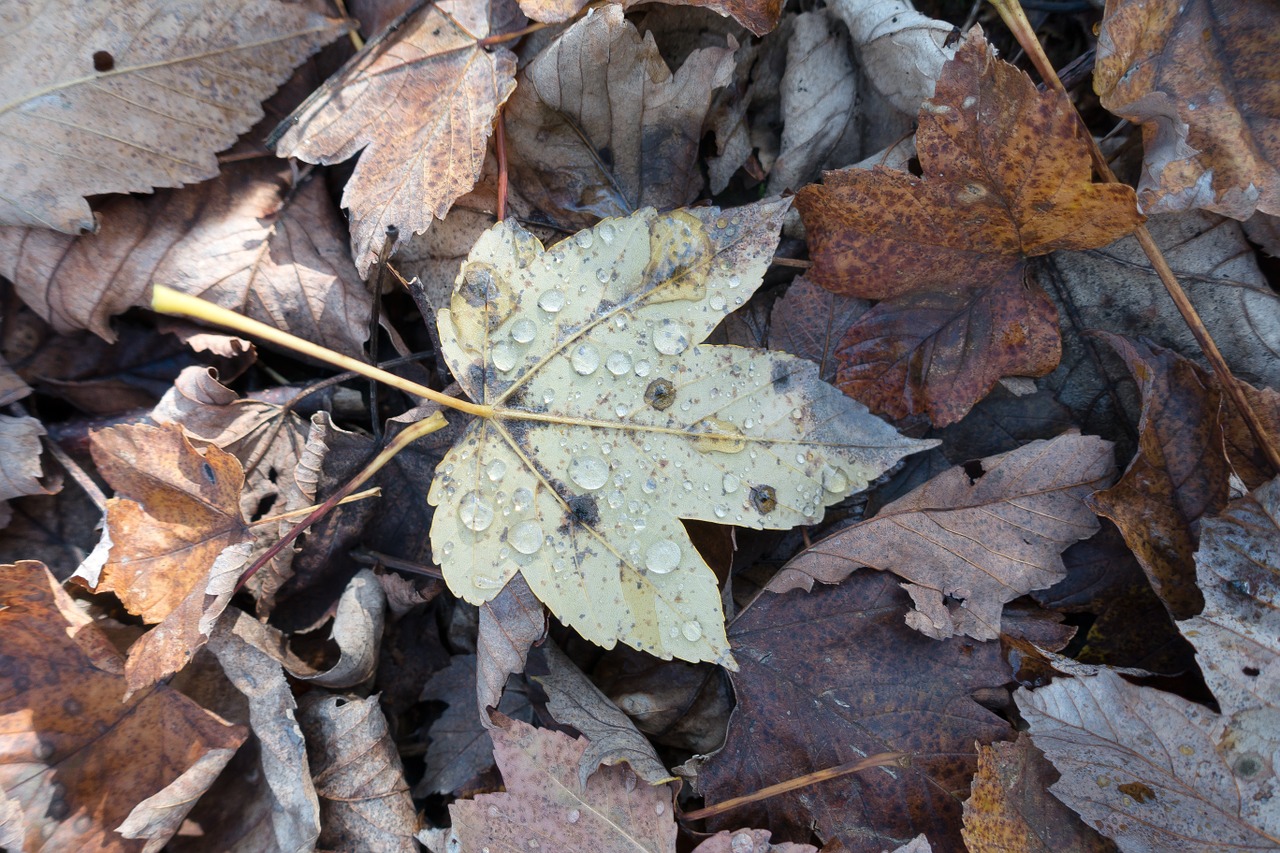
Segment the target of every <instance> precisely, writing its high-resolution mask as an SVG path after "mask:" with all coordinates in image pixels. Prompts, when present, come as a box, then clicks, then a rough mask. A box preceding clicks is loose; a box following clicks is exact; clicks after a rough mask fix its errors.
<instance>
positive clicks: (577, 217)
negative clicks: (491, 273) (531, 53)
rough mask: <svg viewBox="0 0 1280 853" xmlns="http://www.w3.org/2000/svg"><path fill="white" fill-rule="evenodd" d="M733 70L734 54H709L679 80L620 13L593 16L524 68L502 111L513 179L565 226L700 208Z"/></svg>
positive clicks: (695, 56) (703, 52)
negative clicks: (702, 164)
mask: <svg viewBox="0 0 1280 853" xmlns="http://www.w3.org/2000/svg"><path fill="white" fill-rule="evenodd" d="M733 66H734V63H733V50H732V49H731V47H725V48H714V47H708V48H700V49H698V50H695V51H694V52H693V53H691V54H690V55H689V57H688V58H687V59H686V60H685V61H684V64H683V65H681V66H680V69H679V70H678V71H676V72H675V73H674V74H673V73H672V72H671V71H670V69H668V68H667V64H666V62H665V61H664V60H663V58H662V55H661V54H660V53H659V52H658V45H657V44H656V43H655V42H654V40H653V36H652V35H650V34H646V35H644V36H641V35H640V32H639V31H638V30H637V29H636V28H635V27H634V26H633V25H632V24H631V23H630V22H628V21H627V20H626V18H624V17H623V14H622V9H621V7H619V6H617V5H608V6H605V7H604V8H602V9H598V10H595V11H594V12H593V13H592V14H591V15H589V16H587V17H585V18H583V19H582V20H580V21H578V22H576V23H575V24H573V25H572V26H571V27H569V29H567V30H566V31H565V32H564V33H563V34H561V35H560V37H559V38H557V39H556V40H555V41H554V42H552V43H551V44H550V45H548V46H547V47H546V49H545V50H543V51H542V52H541V53H540V54H538V56H537V57H535V58H534V59H533V61H532V62H530V63H529V64H528V65H527V66H526V67H525V68H524V69H523V70H522V71H521V72H520V78H519V86H518V87H517V88H516V92H515V94H514V95H512V97H511V103H510V104H509V105H508V107H507V110H506V113H505V118H506V122H507V139H508V145H509V147H510V158H511V160H510V162H511V173H512V180H513V183H515V184H516V185H517V186H519V187H520V191H521V193H522V194H523V195H524V197H525V198H527V199H528V200H529V202H530V203H532V204H534V205H536V206H537V207H538V208H540V209H541V210H542V212H543V213H544V214H545V215H547V216H550V217H551V219H552V220H553V221H554V222H556V223H557V224H558V225H560V226H562V227H564V228H566V229H568V230H577V229H579V228H586V227H589V226H591V225H594V224H595V223H596V222H597V221H598V220H600V219H601V218H604V217H607V216H625V215H627V214H630V213H634V212H635V211H637V210H639V209H640V208H642V207H645V206H652V207H657V208H660V209H668V208H672V207H680V206H682V205H685V204H688V203H690V202H692V201H693V200H694V199H695V198H697V197H698V193H699V192H700V190H701V189H702V176H701V172H700V171H699V165H698V146H699V144H700V142H701V140H702V125H703V122H704V120H705V118H706V115H707V111H708V110H709V108H710V106H711V95H712V91H713V90H714V89H715V88H717V87H719V86H723V85H725V84H726V83H728V82H729V80H730V79H731V76H732V73H733Z"/></svg>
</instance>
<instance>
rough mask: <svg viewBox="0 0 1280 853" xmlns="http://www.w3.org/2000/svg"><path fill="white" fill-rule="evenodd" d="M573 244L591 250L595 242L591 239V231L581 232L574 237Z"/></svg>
mask: <svg viewBox="0 0 1280 853" xmlns="http://www.w3.org/2000/svg"><path fill="white" fill-rule="evenodd" d="M573 242H575V243H577V244H578V245H579V246H580V247H582V248H583V249H590V248H591V244H592V243H593V242H595V241H594V240H592V239H591V232H590V231H579V232H578V233H577V234H574V235H573Z"/></svg>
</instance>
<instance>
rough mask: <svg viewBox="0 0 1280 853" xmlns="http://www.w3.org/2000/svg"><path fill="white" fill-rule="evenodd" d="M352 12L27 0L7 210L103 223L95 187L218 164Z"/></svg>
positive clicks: (4, 121) (10, 24) (136, 183)
mask: <svg viewBox="0 0 1280 853" xmlns="http://www.w3.org/2000/svg"><path fill="white" fill-rule="evenodd" d="M345 29H346V25H345V24H344V23H343V22H341V21H336V20H332V19H329V18H325V17H322V16H320V15H316V14H313V13H311V12H308V11H307V10H306V9H305V8H304V7H303V6H301V5H293V4H285V3H275V2H268V0H249V2H246V3H241V4H226V3H202V2H198V0H184V2H178V3H168V2H162V0H142V2H128V3H126V2H110V3H94V4H92V5H84V4H82V3H75V2H72V0H58V2H52V3H46V2H35V1H34V0H23V2H17V3H13V4H10V5H9V7H8V8H7V9H6V10H5V26H4V36H3V41H2V42H0V44H3V47H0V57H3V59H2V60H0V91H3V92H4V93H5V96H4V97H5V101H6V103H5V104H4V105H3V106H0V139H2V140H3V142H0V185H3V186H4V187H5V191H4V197H3V198H2V199H0V224H4V225H29V226H34V227H39V228H53V229H56V230H58V231H65V232H67V233H70V234H75V233H76V232H79V231H93V230H95V229H96V228H97V224H96V222H95V220H94V216H93V213H92V212H91V211H90V210H89V205H88V204H87V203H86V202H85V200H84V198H83V197H84V196H88V195H98V194H102V193H111V192H147V191H149V190H151V189H152V188H153V187H176V186H181V185H183V184H186V183H192V182H194V181H201V180H204V179H206V178H212V177H213V176H214V175H216V174H218V164H217V160H216V159H215V158H214V153H215V152H217V151H219V150H221V149H223V148H226V147H227V146H228V145H230V144H231V143H232V142H234V141H235V139H236V137H237V136H238V135H240V134H241V133H243V132H244V131H246V130H248V129H249V128H250V127H251V126H252V125H253V124H254V122H256V121H257V120H258V119H259V118H261V117H262V109H261V107H260V106H259V103H260V102H261V101H262V100H263V99H264V98H266V97H267V95H269V94H271V93H272V92H273V91H275V89H276V87H277V86H279V85H280V84H281V83H283V82H284V81H285V79H287V78H288V76H289V73H290V72H291V71H292V70H293V67H294V66H295V65H297V64H298V63H300V62H301V61H302V60H303V59H305V58H306V57H307V56H309V55H310V54H311V53H312V52H314V51H316V50H318V49H319V48H320V47H321V46H322V45H324V44H327V43H328V42H330V41H332V40H333V39H335V38H337V37H338V36H339V35H341V34H342V32H343V31H344V30H345Z"/></svg>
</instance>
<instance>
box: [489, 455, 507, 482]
mask: <svg viewBox="0 0 1280 853" xmlns="http://www.w3.org/2000/svg"><path fill="white" fill-rule="evenodd" d="M484 472H485V473H486V474H488V475H489V479H490V480H492V481H493V482H495V483H501V482H502V478H503V477H505V476H507V463H505V462H503V461H502V460H501V459H495V460H493V461H492V462H490V463H489V467H487V468H485V469H484Z"/></svg>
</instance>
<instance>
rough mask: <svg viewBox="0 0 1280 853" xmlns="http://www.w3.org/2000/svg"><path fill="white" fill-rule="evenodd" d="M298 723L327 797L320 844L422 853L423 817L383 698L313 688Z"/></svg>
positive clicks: (323, 798) (322, 804)
mask: <svg viewBox="0 0 1280 853" xmlns="http://www.w3.org/2000/svg"><path fill="white" fill-rule="evenodd" d="M298 722H299V723H300V724H301V725H302V733H303V734H304V735H305V736H306V739H307V760H308V762H309V763H310V765H311V773H312V776H313V778H314V779H315V783H316V794H317V795H319V798H320V825H321V829H320V841H319V847H320V848H321V849H328V850H379V851H391V853H394V852H395V851H403V853H416V851H417V850H418V846H417V844H416V843H415V842H414V840H413V835H414V833H415V832H417V831H418V816H417V814H416V812H415V811H414V808H413V800H412V798H411V797H410V796H409V791H408V789H407V788H406V787H405V784H404V768H403V766H401V764H400V754H399V753H398V752H397V751H396V745H395V741H393V740H392V739H391V733H390V732H389V731H387V719H386V717H384V716H383V714H382V709H381V708H380V707H379V706H378V697H377V696H370V697H369V698H367V699H361V698H358V697H355V696H333V695H327V694H324V693H322V692H319V691H317V692H315V693H308V694H307V695H306V696H304V697H303V698H302V701H301V702H300V703H299V707H298Z"/></svg>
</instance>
